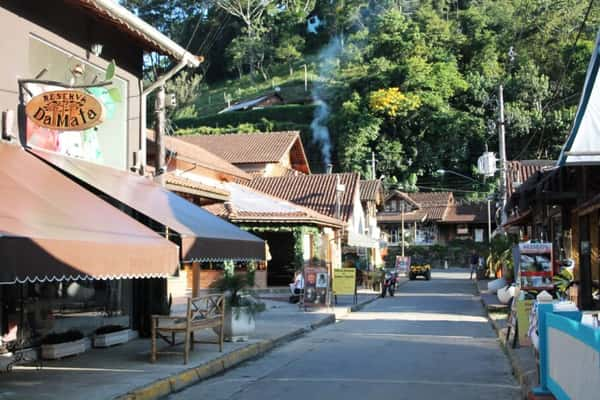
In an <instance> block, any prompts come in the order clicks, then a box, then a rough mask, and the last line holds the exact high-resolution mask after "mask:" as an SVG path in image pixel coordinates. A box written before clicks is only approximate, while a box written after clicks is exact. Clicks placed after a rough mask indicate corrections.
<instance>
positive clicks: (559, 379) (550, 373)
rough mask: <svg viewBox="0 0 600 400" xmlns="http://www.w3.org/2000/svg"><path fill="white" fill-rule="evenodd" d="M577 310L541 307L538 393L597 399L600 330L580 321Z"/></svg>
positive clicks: (560, 399) (564, 399)
mask: <svg viewBox="0 0 600 400" xmlns="http://www.w3.org/2000/svg"><path fill="white" fill-rule="evenodd" d="M581 318H582V313H581V312H578V311H569V312H555V311H554V305H553V304H552V303H541V304H539V306H538V332H539V361H540V386H539V387H537V388H535V389H534V390H533V392H534V394H536V395H543V394H549V393H551V394H552V395H554V397H556V398H557V399H558V400H569V399H596V398H598V396H599V393H600V329H599V328H592V327H590V326H587V325H584V324H582V323H581Z"/></svg>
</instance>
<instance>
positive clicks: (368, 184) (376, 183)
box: [360, 179, 383, 201]
mask: <svg viewBox="0 0 600 400" xmlns="http://www.w3.org/2000/svg"><path fill="white" fill-rule="evenodd" d="M382 198H383V186H382V185H381V181H380V180H379V179H372V180H368V181H367V180H362V181H360V201H381V199H382Z"/></svg>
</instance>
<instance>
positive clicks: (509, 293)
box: [497, 286, 515, 304]
mask: <svg viewBox="0 0 600 400" xmlns="http://www.w3.org/2000/svg"><path fill="white" fill-rule="evenodd" d="M514 295H515V287H514V286H504V287H503V288H500V289H498V293H497V296H498V300H499V301H500V303H502V304H508V302H509V301H510V299H512V298H513V297H514Z"/></svg>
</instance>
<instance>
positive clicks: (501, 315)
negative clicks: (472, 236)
mask: <svg viewBox="0 0 600 400" xmlns="http://www.w3.org/2000/svg"><path fill="white" fill-rule="evenodd" d="M477 290H478V292H479V294H480V296H482V297H481V298H482V304H483V305H484V307H486V310H487V312H488V318H489V320H490V323H491V324H492V327H493V328H494V330H495V331H496V333H497V334H498V339H499V340H500V343H501V345H502V349H503V350H504V352H505V353H506V355H507V356H508V359H509V360H510V364H511V367H512V370H513V375H514V376H515V378H516V379H517V381H518V382H519V384H520V385H521V394H522V398H524V399H525V398H527V393H529V391H530V390H531V389H532V388H533V387H535V386H536V385H537V384H538V382H539V380H538V371H537V365H536V358H535V354H534V353H533V347H531V346H523V347H517V348H515V349H513V348H512V343H507V342H506V331H507V326H508V324H507V322H508V307H505V309H504V310H502V311H501V310H498V309H494V308H493V307H489V306H488V304H487V302H486V301H484V299H483V295H484V294H486V293H487V281H477ZM494 296H495V295H494ZM498 303H499V302H498Z"/></svg>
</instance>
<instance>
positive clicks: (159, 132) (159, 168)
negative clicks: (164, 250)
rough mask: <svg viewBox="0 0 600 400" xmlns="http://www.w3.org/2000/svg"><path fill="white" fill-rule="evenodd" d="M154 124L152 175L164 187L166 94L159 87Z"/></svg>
mask: <svg viewBox="0 0 600 400" xmlns="http://www.w3.org/2000/svg"><path fill="white" fill-rule="evenodd" d="M154 112H155V113H156V122H155V126H154V131H155V140H154V141H155V143H156V160H155V161H154V167H155V168H156V171H155V173H154V176H155V180H156V181H157V182H158V183H160V184H161V185H164V172H165V158H166V151H165V141H164V137H165V132H166V130H167V117H166V93H165V87H164V86H161V87H160V88H159V89H158V92H157V93H156V103H155V111H154Z"/></svg>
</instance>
